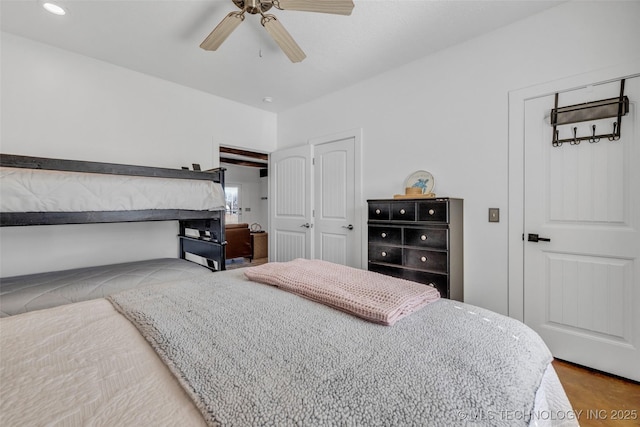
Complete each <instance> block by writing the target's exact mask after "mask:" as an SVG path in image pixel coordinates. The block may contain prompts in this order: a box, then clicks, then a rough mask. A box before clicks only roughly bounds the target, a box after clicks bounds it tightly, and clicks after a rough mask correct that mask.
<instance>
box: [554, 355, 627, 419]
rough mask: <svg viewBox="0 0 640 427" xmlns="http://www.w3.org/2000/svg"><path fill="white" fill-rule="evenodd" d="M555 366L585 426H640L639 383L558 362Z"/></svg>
mask: <svg viewBox="0 0 640 427" xmlns="http://www.w3.org/2000/svg"><path fill="white" fill-rule="evenodd" d="M553 367H554V369H555V370H556V372H557V373H558V377H559V378H560V382H561V383H562V386H563V387H564V391H565V392H566V393H567V397H569V401H570V402H571V405H572V406H573V409H574V411H575V413H576V415H578V421H579V422H580V425H581V426H583V427H592V426H593V427H596V426H597V427H599V426H603V427H604V426H611V427H627V426H640V384H639V383H636V382H633V381H627V380H624V379H622V378H618V377H613V376H609V375H606V374H604V373H601V372H598V371H593V370H590V369H587V368H583V367H581V366H578V365H574V364H572V363H568V362H564V361H561V360H558V359H556V360H554V361H553Z"/></svg>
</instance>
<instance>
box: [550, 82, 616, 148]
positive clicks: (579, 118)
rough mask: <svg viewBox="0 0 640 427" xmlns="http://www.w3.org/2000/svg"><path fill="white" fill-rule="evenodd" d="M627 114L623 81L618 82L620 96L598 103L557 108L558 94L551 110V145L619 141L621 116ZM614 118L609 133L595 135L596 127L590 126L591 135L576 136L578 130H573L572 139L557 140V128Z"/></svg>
mask: <svg viewBox="0 0 640 427" xmlns="http://www.w3.org/2000/svg"><path fill="white" fill-rule="evenodd" d="M628 112H629V98H628V97H626V96H624V79H623V80H621V81H620V96H619V97H617V98H609V99H602V100H599V101H592V102H586V103H583V104H576V105H569V106H566V107H558V94H557V93H556V96H555V108H554V109H553V110H551V118H550V120H551V125H552V126H553V139H552V143H551V144H552V145H553V146H554V147H560V146H562V144H563V143H565V142H568V143H569V144H571V145H578V144H580V142H581V141H589V142H590V143H595V142H598V141H600V139H601V138H607V139H608V140H609V141H617V140H619V139H620V130H621V128H622V122H621V120H622V116H625V115H626V114H627V113H628ZM611 117H616V118H617V120H616V121H615V122H613V129H612V132H611V133H602V134H599V135H596V125H592V126H591V130H592V132H591V135H587V136H578V135H577V130H578V128H577V127H575V126H574V128H573V138H565V139H559V136H558V135H559V133H560V132H559V131H558V129H557V128H558V126H560V125H568V124H572V123H579V122H586V121H590V120H600V119H608V118H611Z"/></svg>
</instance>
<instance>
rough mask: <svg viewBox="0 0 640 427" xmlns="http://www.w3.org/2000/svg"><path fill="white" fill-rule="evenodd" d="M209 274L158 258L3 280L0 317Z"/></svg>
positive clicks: (185, 263) (197, 267) (0, 281)
mask: <svg viewBox="0 0 640 427" xmlns="http://www.w3.org/2000/svg"><path fill="white" fill-rule="evenodd" d="M209 273H211V271H210V270H208V269H207V268H205V267H203V266H201V265H198V264H195V263H193V262H189V261H185V260H183V259H177V258H158V259H150V260H144V261H135V262H126V263H122V264H110V265H102V266H97V267H86V268H75V269H72V270H62V271H54V272H49V273H38V274H29V275H25V276H14V277H5V278H2V279H0V317H5V316H12V315H14V314H20V313H26V312H27V311H34V310H42V309H44V308H50V307H57V306H59V305H64V304H71V303H73V302H78V301H87V300H90V299H96V298H103V297H105V296H107V295H110V294H113V293H116V292H120V291H123V290H126V289H133V288H138V287H142V286H149V285H154V284H158V283H164V282H169V281H174V280H177V279H182V278H186V277H192V276H195V275H199V274H209Z"/></svg>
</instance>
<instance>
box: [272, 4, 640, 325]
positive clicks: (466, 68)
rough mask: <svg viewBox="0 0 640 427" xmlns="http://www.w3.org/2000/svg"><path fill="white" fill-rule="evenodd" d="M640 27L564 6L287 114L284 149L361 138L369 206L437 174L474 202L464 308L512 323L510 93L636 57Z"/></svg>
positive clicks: (636, 7)
mask: <svg viewBox="0 0 640 427" xmlns="http://www.w3.org/2000/svg"><path fill="white" fill-rule="evenodd" d="M639 19H640V2H613V1H606V2H605V1H601V2H569V3H565V4H562V5H561V6H558V7H556V8H553V9H550V10H548V11H545V12H543V13H541V14H538V15H536V16H533V17H530V18H528V19H526V20H523V21H519V22H516V23H514V24H512V25H510V26H508V27H506V28H503V29H500V30H498V31H495V32H493V33H490V34H488V35H486V36H483V37H479V38H476V39H473V40H471V41H468V42H466V43H463V44H460V45H458V46H455V47H452V48H449V49H446V50H443V51H441V52H439V53H437V54H434V55H431V56H429V57H426V58H424V59H422V60H419V61H416V62H414V63H411V64H409V65H407V66H405V67H402V68H399V69H395V70H393V71H391V72H388V73H385V74H383V75H380V76H378V77H376V78H373V79H371V80H368V81H364V82H362V83H360V84H358V85H356V86H352V87H350V88H348V89H345V90H343V91H340V92H338V93H334V94H330V95H327V96H325V97H324V98H321V99H319V100H317V101H314V102H311V103H309V104H305V105H302V106H299V107H297V108H294V109H291V110H289V111H286V112H284V113H281V114H279V115H278V148H285V147H289V146H294V145H299V144H303V143H306V142H307V140H308V139H309V138H313V137H318V136H322V135H328V134H333V133H336V132H340V131H343V130H347V129H354V128H362V129H363V182H364V188H363V194H364V198H365V199H366V198H384V197H392V196H393V194H396V193H400V192H402V191H403V182H404V180H405V178H406V177H407V176H408V175H409V174H410V173H411V172H413V171H415V170H419V169H425V170H428V171H430V172H431V173H433V175H434V177H435V182H436V185H435V192H436V193H437V195H438V196H450V197H461V198H464V199H465V301H467V302H470V303H472V304H476V305H480V306H483V307H486V308H489V309H492V310H495V311H497V312H500V313H505V314H506V313H507V304H508V299H507V298H508V293H507V275H508V270H507V268H508V264H507V263H508V246H507V240H508V235H507V232H508V230H507V207H508V199H507V196H508V120H509V118H508V93H509V91H512V90H516V89H520V88H523V87H528V86H532V85H536V84H539V83H543V82H547V81H551V80H554V79H559V78H563V77H567V76H571V75H576V74H581V73H586V72H589V71H592V70H597V69H600V68H605V67H609V66H611V65H613V64H618V63H625V62H630V61H631V60H633V59H636V58H638V56H639V55H640V50H638V40H640V25H638V22H639ZM638 71H640V70H638ZM552 107H553V106H549V108H550V109H551V108H552ZM363 202H364V201H363ZM489 207H496V208H500V210H501V214H502V215H501V221H500V223H497V224H496V223H488V208H489ZM363 223H366V218H364V219H363Z"/></svg>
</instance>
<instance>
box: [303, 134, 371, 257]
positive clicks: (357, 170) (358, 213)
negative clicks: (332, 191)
mask: <svg viewBox="0 0 640 427" xmlns="http://www.w3.org/2000/svg"><path fill="white" fill-rule="evenodd" d="M349 138H353V140H354V153H353V162H354V165H353V167H354V171H353V172H354V175H355V179H354V189H353V190H354V198H355V205H354V210H355V212H354V222H355V223H354V232H355V240H356V241H359V242H360V268H365V267H366V265H367V251H366V250H365V248H366V247H367V240H366V234H365V233H363V230H362V229H363V224H366V218H365V214H366V210H365V209H363V208H362V206H363V204H364V201H363V200H362V128H356V129H349V130H345V131H342V132H337V133H334V134H331V135H325V136H320V137H314V138H310V139H309V140H308V141H307V143H308V144H309V145H312V146H316V145H320V144H328V143H331V142H334V141H339V140H343V139H349ZM314 152H315V150H314ZM312 155H313V154H312ZM312 186H313V182H312ZM311 203H312V205H311V209H312V210H313V209H315V206H314V205H313V200H312V201H311Z"/></svg>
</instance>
